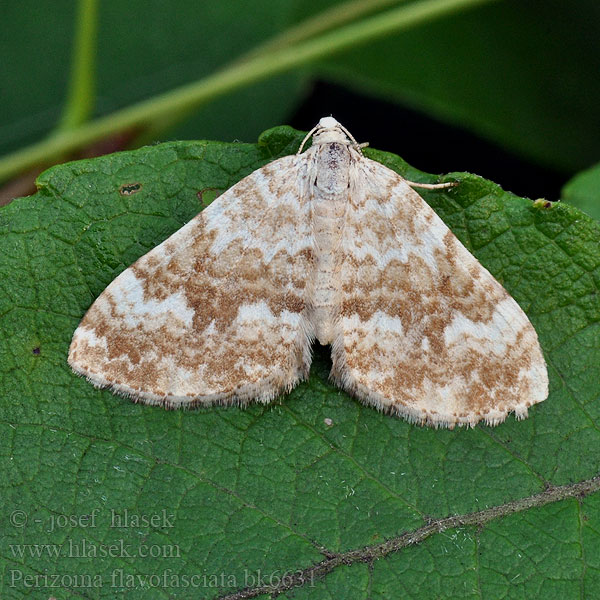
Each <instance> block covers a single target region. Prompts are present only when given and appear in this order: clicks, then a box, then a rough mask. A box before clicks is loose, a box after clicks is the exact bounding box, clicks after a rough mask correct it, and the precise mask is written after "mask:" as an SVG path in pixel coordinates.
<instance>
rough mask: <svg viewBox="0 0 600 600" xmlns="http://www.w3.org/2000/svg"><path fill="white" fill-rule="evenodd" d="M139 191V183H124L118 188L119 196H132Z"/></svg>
mask: <svg viewBox="0 0 600 600" xmlns="http://www.w3.org/2000/svg"><path fill="white" fill-rule="evenodd" d="M141 189H142V184H141V183H124V184H123V185H122V186H121V187H120V188H119V194H121V196H132V195H133V194H136V193H137V192H139V191H140V190H141Z"/></svg>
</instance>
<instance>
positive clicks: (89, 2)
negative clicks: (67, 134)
mask: <svg viewBox="0 0 600 600" xmlns="http://www.w3.org/2000/svg"><path fill="white" fill-rule="evenodd" d="M97 25H98V2H97V0H79V3H78V7H77V25H76V32H75V40H74V44H73V64H72V65H71V75H70V78H69V88H68V92H67V101H66V104H65V109H64V111H63V115H62V118H61V120H60V123H59V124H58V126H57V128H56V130H57V131H67V130H71V129H75V128H76V127H79V126H80V125H81V124H82V123H85V121H87V120H88V118H89V116H90V115H91V114H92V111H93V110H94V104H95V101H96V38H97V30H98V27H97Z"/></svg>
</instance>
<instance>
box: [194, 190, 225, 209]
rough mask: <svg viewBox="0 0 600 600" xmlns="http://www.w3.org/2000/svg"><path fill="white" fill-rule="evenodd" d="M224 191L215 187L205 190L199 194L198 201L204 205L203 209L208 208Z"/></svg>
mask: <svg viewBox="0 0 600 600" xmlns="http://www.w3.org/2000/svg"><path fill="white" fill-rule="evenodd" d="M221 192H222V190H220V189H219V188H215V187H208V188H204V189H202V190H200V191H198V192H197V194H196V196H198V200H200V202H201V203H202V208H206V207H207V206H208V205H209V204H210V203H211V202H213V200H215V199H216V198H218V197H219V196H220V195H221Z"/></svg>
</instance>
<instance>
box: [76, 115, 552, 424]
mask: <svg viewBox="0 0 600 600" xmlns="http://www.w3.org/2000/svg"><path fill="white" fill-rule="evenodd" d="M313 134H314V135H313ZM310 135H313V143H312V147H311V148H310V149H309V150H307V151H306V152H304V153H302V154H300V153H299V154H298V155H296V156H288V157H285V158H282V159H279V160H276V161H274V162H272V163H270V164H269V165H267V166H265V167H263V168H262V169H259V170H257V171H255V172H254V173H252V174H251V175H249V176H248V177H246V178H245V179H244V180H242V181H241V182H240V183H238V184H237V185H235V186H234V187H232V188H231V189H230V190H229V191H227V192H226V193H225V194H223V195H222V196H220V197H219V198H218V199H217V200H215V201H214V202H213V203H212V204H211V205H210V206H209V208H207V209H206V210H204V211H203V212H202V213H200V214H199V215H198V216H197V217H195V218H194V219H192V221H190V222H189V223H188V224H187V225H185V226H184V227H182V228H181V229H180V230H179V231H178V232H176V233H175V234H174V235H172V236H171V237H170V238H169V239H167V240H166V241H165V242H163V243H162V244H160V245H159V246H157V247H156V248H155V249H154V250H152V251H151V252H149V253H148V254H146V255H145V256H143V257H142V258H140V259H139V260H138V261H137V262H136V263H135V264H133V265H132V266H131V267H130V268H129V269H127V270H125V271H124V272H123V273H121V275H119V277H117V278H116V279H115V280H114V281H113V282H112V283H111V284H110V285H109V286H108V287H107V288H106V290H105V291H104V292H103V293H102V294H101V295H100V296H99V298H98V299H97V300H96V302H95V303H94V304H93V305H92V307H91V308H90V309H89V311H88V312H87V314H86V315H85V317H84V318H83V320H82V322H81V323H80V325H79V327H78V328H77V330H76V331H75V334H74V336H73V341H72V343H71V348H70V351H69V364H70V365H71V367H72V368H73V369H74V370H75V371H76V372H77V373H79V374H81V375H84V376H86V377H87V378H88V379H89V380H90V381H91V382H92V383H93V384H94V385H96V386H98V387H108V388H110V389H112V390H113V391H115V392H117V393H120V394H123V395H127V396H130V397H132V398H133V399H135V400H139V401H142V402H147V403H150V404H160V405H164V406H166V407H178V406H196V405H210V404H214V403H246V402H248V401H251V400H255V401H259V402H268V401H270V400H272V399H273V398H275V397H276V396H277V395H279V394H281V393H283V392H285V391H289V390H290V389H291V388H292V387H293V386H294V385H296V384H297V383H298V382H299V381H301V380H302V379H305V378H306V377H307V375H308V371H309V367H310V362H311V343H312V341H313V340H314V339H315V338H316V339H318V340H319V341H320V342H321V343H322V344H332V356H333V368H332V373H331V375H332V378H333V379H334V381H336V382H337V384H338V385H339V386H341V387H342V388H344V389H345V390H347V391H348V392H350V393H351V394H353V395H354V396H356V397H357V398H358V399H360V400H362V401H363V402H365V403H367V404H371V405H373V406H375V407H377V408H379V409H381V410H384V411H386V412H389V413H391V414H396V415H400V416H404V417H406V418H408V419H409V420H410V421H412V422H417V423H420V424H427V425H433V426H446V427H453V426H455V425H471V426H472V425H474V424H475V423H477V422H479V421H480V420H484V421H485V422H486V423H488V424H497V423H499V422H501V421H503V420H504V419H505V418H506V415H507V414H509V413H510V412H514V413H515V414H516V416H517V417H524V416H527V408H528V407H529V406H531V405H532V404H534V403H536V402H541V401H542V400H544V399H545V398H546V396H547V394H548V377H547V372H546V366H545V362H544V358H543V355H542V352H541V349H540V346H539V343H538V340H537V335H536V333H535V331H534V329H533V327H532V326H531V324H530V323H529V320H528V319H527V317H526V316H525V314H524V313H523V311H522V310H521V309H520V307H519V306H518V304H517V303H516V302H515V301H514V300H513V299H512V298H511V297H510V296H509V295H508V294H507V292H506V291H505V290H504V288H503V287H502V286H501V285H500V284H499V283H498V282H497V281H496V280H495V279H494V278H493V277H492V275H490V273H488V271H486V270H485V268H484V267H483V266H482V265H481V264H480V263H479V262H478V261H477V260H476V259H475V258H474V257H473V255H471V254H470V253H469V252H468V251H467V250H466V248H465V247H464V246H463V245H462V244H461V243H460V242H459V241H458V239H457V238H456V237H455V236H454V235H453V234H452V232H451V231H450V230H449V229H448V228H447V227H446V225H445V224H444V223H443V222H442V220H441V219H440V218H439V217H438V216H437V215H436V214H435V213H434V212H433V211H432V210H431V208H430V207H429V206H428V205H427V204H426V203H425V201H424V200H423V199H422V198H421V197H420V196H419V195H418V194H417V193H416V192H415V191H414V190H413V189H412V188H411V186H410V184H409V182H407V181H405V180H404V179H402V177H400V176H399V175H397V174H396V173H395V172H393V171H391V170H390V169H387V168H386V167H384V166H383V165H381V164H379V163H376V162H374V161H371V160H369V159H367V158H365V157H364V156H363V155H362V153H361V152H360V148H359V146H358V144H356V142H355V141H354V139H353V138H352V136H351V135H350V134H349V132H348V131H347V130H346V129H345V128H344V127H343V126H341V125H340V124H339V123H338V122H337V121H336V120H335V119H333V117H326V118H324V119H321V121H320V123H319V125H317V126H316V127H315V128H314V129H313V131H312V132H311V133H310V134H309V136H310ZM309 136H307V139H308V137H309ZM414 185H416V184H414Z"/></svg>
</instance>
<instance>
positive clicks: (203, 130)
mask: <svg viewBox="0 0 600 600" xmlns="http://www.w3.org/2000/svg"><path fill="white" fill-rule="evenodd" d="M86 5H87V8H86ZM95 5H96V3H95V2H94V1H92V0H87V1H85V0H84V1H83V2H82V6H84V8H86V10H88V12H93V11H96V12H97V15H98V20H99V22H98V33H97V40H98V41H97V48H98V50H97V55H96V62H97V81H96V82H95V88H96V90H97V99H96V102H95V105H96V109H95V114H96V115H110V114H111V113H113V112H114V111H118V110H120V109H123V108H126V107H128V106H131V105H133V106H134V107H135V103H136V102H139V101H142V100H147V99H151V98H153V97H154V96H156V95H157V94H162V93H165V92H168V91H170V90H176V89H177V88H178V86H183V85H185V84H189V83H192V82H195V81H203V78H206V77H208V76H210V75H211V74H214V73H215V72H217V71H218V70H219V69H227V68H228V67H229V66H231V65H234V64H235V63H236V61H237V60H238V59H240V58H241V57H244V56H246V57H247V56H248V53H252V51H253V49H255V48H256V47H258V46H260V45H261V44H264V43H266V42H268V41H269V40H272V39H273V38H277V39H279V40H280V44H279V45H274V46H272V47H271V50H270V51H269V53H268V55H269V58H272V59H273V64H274V65H275V67H274V68H273V69H272V71H270V73H271V74H269V75H264V74H263V75H260V76H256V77H255V78H254V79H253V80H252V81H249V82H243V83H239V87H237V88H235V86H234V88H235V89H231V90H229V91H223V92H219V93H218V94H217V95H216V96H215V97H214V98H212V99H210V101H209V99H208V98H206V97H205V98H204V99H202V100H201V101H198V102H197V104H196V105H194V103H193V102H192V108H189V107H188V108H186V109H185V110H182V109H181V106H180V105H177V106H176V105H173V107H172V110H171V111H170V109H169V107H168V103H167V106H166V107H165V110H164V111H163V112H161V113H160V115H158V114H157V115H154V116H153V117H152V120H151V122H145V123H144V125H143V127H142V131H140V130H139V129H135V128H134V134H135V135H134V140H133V141H134V142H135V139H139V140H140V141H151V140H158V139H161V140H164V139H181V138H187V139H190V138H192V139H221V140H234V139H239V140H246V141H251V140H254V139H256V136H257V135H258V134H259V133H260V131H262V130H264V129H265V128H266V127H269V126H272V125H275V124H278V123H281V122H286V121H287V122H289V123H291V124H293V125H296V126H298V127H301V128H305V129H307V128H309V127H310V126H312V125H313V124H314V122H316V119H318V118H319V117H320V116H323V115H324V114H330V113H335V116H336V117H337V118H338V119H339V120H340V121H342V122H345V123H346V124H347V125H348V126H350V127H351V128H352V131H354V132H355V134H356V136H357V137H358V138H360V139H365V140H368V141H369V142H370V143H372V144H373V145H374V146H377V147H381V148H389V149H396V150H397V147H398V145H400V144H401V145H402V147H409V148H410V147H411V146H413V145H418V144H419V143H420V141H421V140H422V139H423V138H424V137H425V136H424V134H423V132H422V130H421V132H419V131H418V130H411V128H410V127H407V126H406V123H405V120H403V119H402V118H395V115H394V113H393V111H392V112H391V114H387V115H386V114H382V111H377V110H373V108H372V107H371V108H369V107H370V104H369V98H371V99H373V101H376V99H385V100H387V101H389V102H391V103H394V104H396V105H397V106H400V107H402V106H403V107H408V108H410V109H412V110H414V111H418V112H420V113H421V114H423V115H429V116H430V117H432V118H434V119H436V121H437V122H440V123H441V124H442V125H441V126H440V127H439V129H438V134H439V135H438V136H437V139H436V140H435V144H428V151H429V153H430V154H432V155H434V156H437V157H438V158H437V159H438V160H440V159H441V158H444V157H445V159H446V167H445V168H444V167H442V168H441V169H438V168H437V165H431V164H421V165H420V166H422V167H423V168H426V169H430V170H446V171H448V170H452V169H470V170H474V171H476V172H477V169H476V167H477V165H478V161H476V160H469V158H468V156H469V154H468V153H467V154H464V149H459V148H458V147H457V146H458V145H459V144H462V145H464V146H466V147H467V150H469V149H470V152H471V155H472V156H473V157H477V156H479V155H481V150H480V146H479V144H478V142H477V140H489V141H491V142H493V143H494V144H496V145H497V146H498V147H499V148H501V149H503V151H506V152H508V153H510V154H511V155H514V156H517V157H520V158H521V159H523V160H525V161H527V163H526V164H527V166H529V167H530V168H529V170H528V171H529V180H530V183H529V184H522V183H521V182H517V180H516V179H513V175H512V171H514V170H515V167H514V166H513V163H512V162H510V161H509V162H508V163H507V165H505V166H504V170H503V164H502V160H498V161H497V162H498V165H497V169H498V172H502V170H503V172H504V173H505V177H506V179H504V178H503V177H501V176H498V174H497V173H496V172H494V171H493V170H492V169H490V170H489V171H487V172H484V173H481V174H483V175H486V176H488V177H490V178H493V179H496V180H497V181H500V182H504V183H505V185H509V187H515V188H517V189H515V191H521V193H524V190H523V187H525V190H526V192H527V193H528V194H529V195H531V196H532V197H536V196H540V195H544V194H547V195H548V196H551V197H550V199H552V200H555V199H557V198H558V197H559V195H560V186H561V184H563V183H565V182H566V181H567V180H568V179H569V178H570V177H572V176H573V175H575V174H576V172H577V171H579V170H581V169H584V168H586V167H589V166H590V165H591V164H593V163H595V162H597V160H598V157H599V156H600V136H598V135H597V132H598V131H600V111H598V110H597V98H598V97H600V78H599V77H598V76H597V75H598V73H599V72H600V45H599V43H598V37H597V35H596V34H597V28H598V25H599V24H600V5H598V3H597V2H595V1H594V0H578V1H577V2H575V3H569V4H568V5H566V4H564V3H562V2H558V1H557V0H554V1H550V2H545V3H544V4H543V5H540V4H537V3H522V2H517V1H516V0H505V1H493V0H491V1H490V0H473V1H471V2H469V1H468V0H465V1H464V2H456V0H445V1H443V2H440V1H437V2H436V1H435V0H423V1H417V0H414V1H412V2H406V1H404V2H403V1H394V0H362V1H351V2H322V1H319V2H316V1H315V0H311V1H308V2H306V1H302V2H300V1H298V0H282V1H281V2H275V3H274V2H270V1H268V0H259V1H257V2H253V3H252V10H248V7H247V4H246V3H242V2H239V1H237V2H235V1H233V0H223V1H221V2H219V3H214V4H210V3H198V2H189V1H186V0H182V1H181V2H177V3H176V4H169V3H159V2H151V3H148V2H141V1H140V0H132V1H131V2H128V3H127V5H123V4H122V3H119V2H116V1H115V0H104V1H103V2H101V3H100V4H99V5H97V6H95ZM452 5H455V7H456V8H451V6H452ZM2 10H3V15H2V16H3V24H4V32H5V33H4V35H3V39H2V41H1V42H0V44H2V56H3V57H4V60H3V65H2V71H3V72H2V80H3V81H4V85H3V92H2V94H1V95H0V153H2V154H6V153H9V152H11V151H14V150H16V149H17V148H19V147H22V146H24V145H26V144H29V143H33V142H35V141H36V140H39V139H40V137H41V136H43V135H45V134H47V133H48V132H50V131H51V130H52V128H53V126H54V125H55V124H56V123H57V122H58V121H59V120H60V117H61V114H62V110H63V103H64V100H65V95H66V89H67V84H68V77H69V64H70V61H71V59H70V51H71V48H72V45H73V40H72V38H73V36H74V28H75V23H76V5H75V4H74V3H59V4H54V5H51V4H47V3H38V2H32V1H31V0H26V1H25V2H23V3H19V4H15V3H8V4H7V5H6V6H4V7H3V9H2ZM332 11H333V12H332ZM394 11H405V12H406V14H408V15H409V16H410V14H413V15H415V14H417V13H419V11H421V13H422V14H427V15H428V16H427V17H426V18H421V19H417V20H416V21H414V23H415V24H414V25H412V26H408V27H398V31H397V32H394V29H393V28H392V29H391V30H390V31H388V32H387V33H385V34H381V33H379V34H376V33H373V32H371V33H368V34H366V35H364V31H363V34H360V32H359V31H358V30H357V29H352V27H354V26H356V25H357V24H358V29H360V26H361V24H364V23H366V22H368V21H369V20H370V19H377V18H382V19H383V20H385V18H386V15H391V14H392V12H394ZM242 15H243V16H242ZM392 20H393V19H392V18H391V17H390V22H391V21H392ZM306 21H308V22H309V25H311V26H310V27H308V28H307V29H306V30H303V31H304V34H302V33H301V34H300V35H299V36H298V37H295V36H294V35H290V28H294V27H296V26H298V25H299V24H304V23H306ZM315 23H316V25H315ZM348 27H349V29H348ZM400 29H402V30H401V31H400ZM336 30H338V31H339V30H344V31H345V32H346V33H345V34H344V35H345V39H344V41H343V43H341V44H340V39H341V38H342V37H344V36H338V38H336V37H335V35H334V36H333V37H331V36H330V34H331V33H332V32H333V33H334V34H335V33H336ZM291 31H292V32H293V31H294V30H293V29H292V30H291ZM357 31H358V33H357ZM49 32H51V35H50V34H49ZM328 36H329V37H328ZM352 36H354V37H355V40H356V42H355V43H353V37H352ZM307 39H308V40H309V41H314V40H317V41H318V40H320V39H323V40H324V41H325V42H326V43H324V45H323V46H322V47H321V48H320V49H319V50H318V51H317V52H316V53H313V54H312V55H311V57H309V58H306V59H304V58H303V57H302V56H299V58H298V61H297V64H296V65H295V66H294V67H285V66H283V67H281V69H280V70H278V68H277V66H276V63H277V59H278V57H279V56H280V53H281V52H285V51H286V50H290V48H291V49H294V48H295V47H296V45H297V44H300V45H301V44H302V43H303V42H305V41H306V40H307ZM25 41H28V42H29V43H24V42H25ZM299 54H302V53H301V52H300V53H299ZM317 80H318V81H321V82H323V81H325V82H330V83H331V82H335V83H336V84H338V85H340V86H343V87H345V88H347V89H348V90H351V91H352V92H353V93H354V94H356V93H358V96H356V95H349V96H348V97H347V98H346V101H344V99H343V97H342V98H341V99H340V98H338V101H337V102H336V103H335V104H333V103H332V102H331V100H330V98H328V94H326V93H321V94H320V97H317V98H313V97H311V90H312V89H313V87H312V86H313V84H314V82H315V81H317ZM307 103H309V104H310V106H311V111H310V112H308V111H306V110H304V109H303V107H304V106H305V105H306V104H307ZM375 106H377V105H375ZM134 112H135V111H134ZM386 112H387V111H386ZM297 115H302V120H301V121H302V122H299V120H300V119H299V117H298V118H297ZM184 117H185V120H184V121H183V122H180V123H178V120H179V119H181V118H184ZM384 118H385V119H386V121H387V123H386V125H387V126H386V127H382V126H380V124H381V122H382V120H383V119H384ZM134 122H135V114H134V115H133V119H132V120H131V119H130V121H129V124H130V125H135V123H134ZM444 122H445V123H446V124H450V125H453V126H455V127H459V128H461V129H462V130H464V131H467V132H470V133H472V134H473V135H474V137H473V138H472V139H469V138H468V139H465V138H463V137H458V138H456V137H454V136H453V134H452V131H453V130H445V129H444V127H443V123H444ZM137 125H139V123H138V124H137ZM137 125H136V126H137ZM381 131H385V135H386V136H387V140H386V143H383V142H382V141H381V138H378V137H377V138H373V135H378V134H377V133H376V132H381ZM447 131H450V133H446V132H447ZM100 133H101V132H100ZM130 141H132V140H130V139H129V138H126V142H130ZM421 143H422V142H421ZM457 154H458V155H459V156H461V159H460V163H461V164H454V162H453V161H452V156H455V155H457ZM463 155H464V158H462V156H463ZM53 158H54V159H56V158H57V157H56V156H55V157H53ZM58 158H59V157H58ZM408 158H409V159H410V158H411V157H410V156H409V157H408ZM413 162H414V160H413ZM535 168H538V169H541V170H540V171H539V179H538V181H539V182H540V183H539V185H537V187H536V185H535V184H536V181H535V176H536V175H535V173H536V171H535ZM532 171H533V172H532ZM545 180H550V181H552V186H549V185H545ZM513 181H514V182H515V183H513ZM596 207H597V205H596V203H594V204H593V205H591V207H590V205H589V203H588V205H587V206H586V209H587V210H588V211H590V212H592V213H594V212H595V210H596ZM596 214H597V215H598V214H600V213H596Z"/></svg>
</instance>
